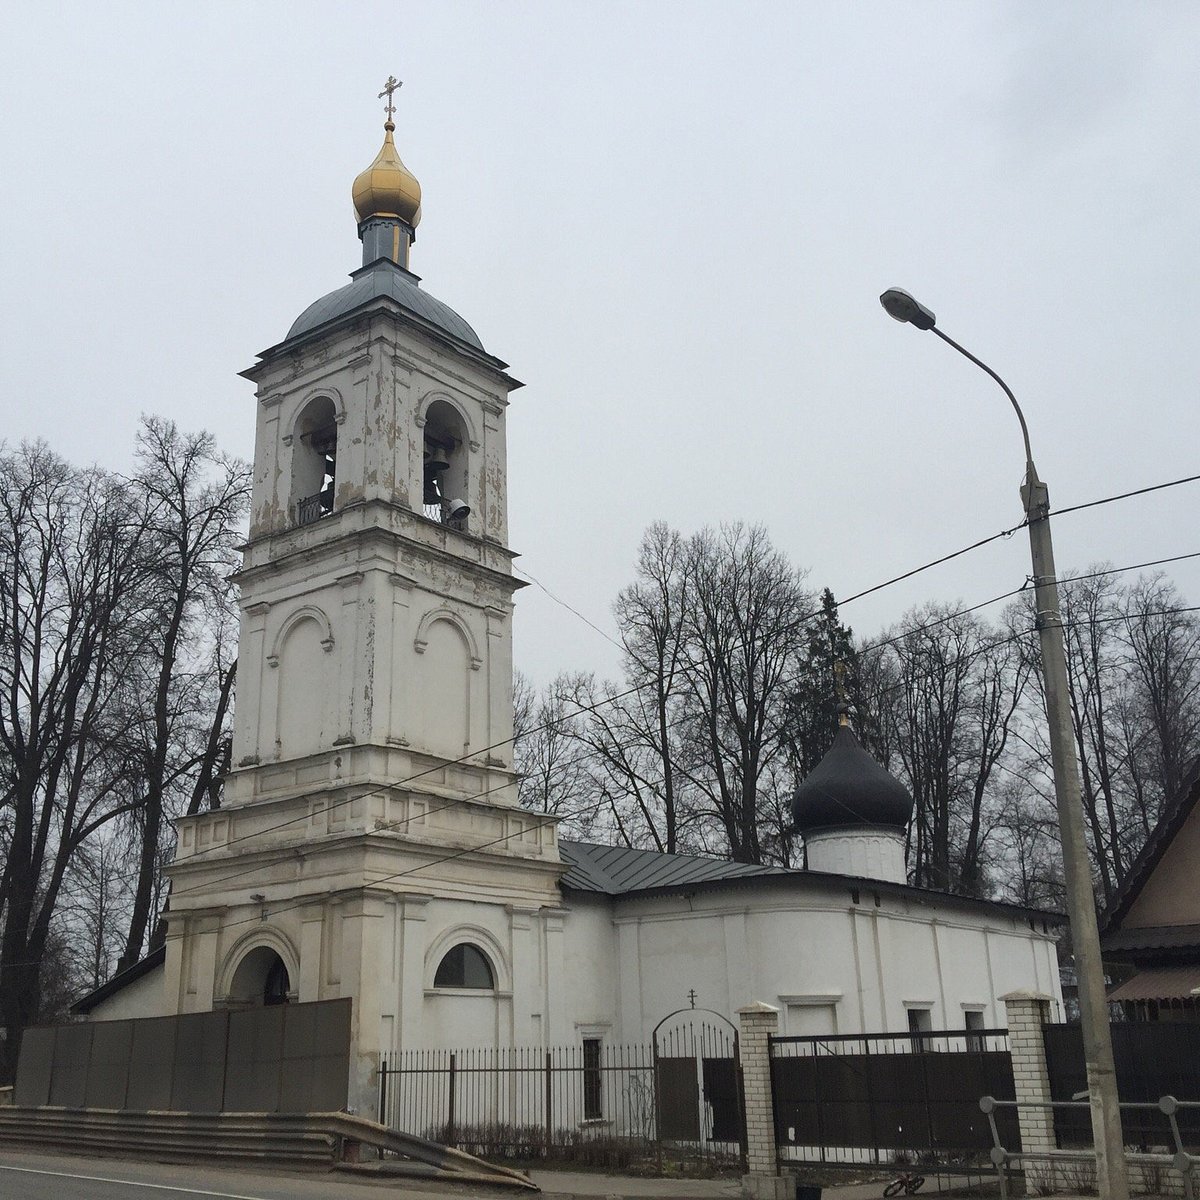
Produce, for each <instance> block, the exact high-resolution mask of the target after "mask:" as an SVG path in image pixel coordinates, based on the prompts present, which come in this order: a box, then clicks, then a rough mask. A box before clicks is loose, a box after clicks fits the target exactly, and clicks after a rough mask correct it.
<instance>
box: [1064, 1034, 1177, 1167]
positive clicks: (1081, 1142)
mask: <svg viewBox="0 0 1200 1200" xmlns="http://www.w3.org/2000/svg"><path fill="white" fill-rule="evenodd" d="M1109 1028H1110V1029H1111V1030H1112V1044H1113V1065H1114V1066H1115V1067H1116V1071H1117V1094H1118V1095H1119V1096H1120V1097H1121V1100H1122V1101H1123V1102H1125V1103H1129V1104H1143V1105H1154V1104H1157V1102H1158V1100H1159V1097H1160V1096H1174V1097H1175V1098H1176V1099H1177V1100H1189V1101H1190V1100H1200V1025H1197V1024H1192V1023H1190V1022H1174V1021H1119V1022H1116V1023H1115V1024H1113V1025H1111V1026H1109ZM1042 1038H1043V1042H1044V1044H1045V1047H1046V1070H1047V1072H1048V1074H1049V1076H1050V1099H1051V1100H1052V1101H1054V1102H1056V1103H1057V1102H1064V1101H1070V1100H1073V1099H1074V1098H1075V1097H1076V1096H1077V1095H1078V1094H1079V1093H1081V1092H1085V1091H1086V1090H1087V1085H1088V1084H1087V1068H1086V1066H1085V1063H1084V1057H1083V1030H1082V1028H1081V1027H1080V1026H1079V1025H1075V1024H1054V1025H1045V1026H1043V1028H1042ZM1178 1120H1179V1132H1180V1135H1181V1136H1182V1138H1183V1140H1184V1144H1185V1145H1186V1146H1187V1147H1188V1149H1200V1109H1192V1108H1188V1109H1186V1110H1181V1111H1180V1113H1179V1118H1178ZM1122 1122H1123V1126H1124V1130H1125V1142H1126V1144H1127V1145H1129V1146H1136V1147H1138V1148H1141V1149H1146V1150H1150V1149H1152V1148H1154V1147H1156V1146H1166V1145H1170V1144H1171V1141H1172V1133H1171V1129H1170V1125H1169V1123H1168V1121H1167V1119H1166V1117H1165V1116H1163V1115H1162V1114H1161V1113H1159V1112H1157V1111H1155V1110H1153V1109H1151V1108H1143V1109H1134V1110H1131V1111H1130V1112H1128V1113H1123V1114H1122ZM1054 1132H1055V1134H1056V1136H1057V1138H1058V1144H1059V1146H1060V1147H1062V1148H1063V1149H1064V1150H1065V1149H1073V1148H1077V1147H1081V1146H1090V1145H1091V1144H1092V1126H1091V1117H1090V1115H1089V1111H1088V1109H1087V1108H1086V1107H1084V1108H1055V1110H1054Z"/></svg>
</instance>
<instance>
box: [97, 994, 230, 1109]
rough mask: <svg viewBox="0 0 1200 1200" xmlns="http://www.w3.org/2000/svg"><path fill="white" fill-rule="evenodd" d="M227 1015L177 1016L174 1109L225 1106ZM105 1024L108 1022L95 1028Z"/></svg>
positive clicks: (172, 1096)
mask: <svg viewBox="0 0 1200 1200" xmlns="http://www.w3.org/2000/svg"><path fill="white" fill-rule="evenodd" d="M228 1015H229V1014H228V1013H223V1012H207V1013H188V1014H187V1015H185V1016H181V1017H176V1018H174V1021H175V1029H174V1040H175V1053H174V1057H173V1060H172V1070H171V1102H170V1107H171V1108H172V1109H173V1110H174V1111H176V1112H220V1111H221V1109H222V1108H223V1107H224V1097H225V1050H226V1040H227V1036H228V1031H227V1025H228ZM130 1023H131V1024H132V1022H130ZM103 1024H108V1022H103V1023H101V1024H98V1025H97V1026H96V1028H97V1029H100V1028H102V1025H103ZM114 1024H115V1022H114Z"/></svg>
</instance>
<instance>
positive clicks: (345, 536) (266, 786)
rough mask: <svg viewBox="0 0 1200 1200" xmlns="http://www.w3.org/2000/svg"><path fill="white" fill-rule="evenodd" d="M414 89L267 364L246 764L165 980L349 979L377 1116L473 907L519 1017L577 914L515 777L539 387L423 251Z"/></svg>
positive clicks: (170, 947)
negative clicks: (550, 946)
mask: <svg viewBox="0 0 1200 1200" xmlns="http://www.w3.org/2000/svg"><path fill="white" fill-rule="evenodd" d="M395 86H397V85H396V84H395V81H394V80H389V86H388V87H386V88H385V89H384V94H386V95H387V96H388V111H387V121H386V123H385V125H384V140H383V146H382V148H381V149H380V151H379V153H378V155H377V156H376V158H375V160H374V162H372V163H371V165H370V166H369V167H368V168H367V169H366V170H365V171H363V172H362V174H361V175H359V176H358V178H357V179H356V180H355V181H354V186H353V192H352V195H353V200H354V207H355V215H356V218H357V224H358V236H359V239H360V240H361V242H362V265H361V266H360V267H358V269H357V270H355V271H353V272H352V273H351V275H350V282H349V283H347V284H346V285H345V286H344V287H341V288H338V289H337V290H336V291H333V292H331V293H329V295H327V296H323V297H322V298H321V299H319V300H317V301H316V302H315V303H314V304H311V305H309V307H308V308H307V309H305V310H304V312H302V313H301V314H300V316H299V317H298V318H297V319H296V321H295V322H294V323H293V324H292V327H291V329H289V330H288V333H287V336H286V337H285V338H284V339H283V340H282V341H281V342H279V343H278V344H277V345H274V346H272V347H270V349H268V350H265V351H263V352H262V353H261V354H260V355H259V356H258V361H257V362H256V363H255V364H254V366H252V367H250V368H249V369H248V370H247V371H244V372H243V374H244V376H245V377H246V378H247V379H249V380H251V381H252V382H253V383H254V384H255V385H256V389H257V390H256V396H257V412H258V418H257V429H256V434H255V449H254V491H253V501H252V506H251V519H250V531H249V537H248V539H247V542H246V546H245V548H244V556H243V563H242V568H241V571H240V572H239V574H238V577H237V582H238V584H239V586H240V589H241V609H242V615H241V625H240V632H239V649H238V678H237V704H236V713H235V721H234V744H233V756H232V768H231V770H230V772H229V774H228V776H227V778H226V781H225V793H224V803H223V806H222V807H221V808H220V809H219V810H216V811H213V812H208V813H201V814H198V815H196V816H192V817H185V818H183V819H182V820H181V821H180V822H179V823H178V831H179V836H178V848H177V853H176V857H175V861H174V862H173V863H172V865H171V866H170V868H169V875H170V879H171V900H170V912H169V913H168V923H169V930H168V936H167V955H166V971H165V976H164V987H165V999H166V1011H168V1012H190V1011H205V1010H208V1009H211V1008H215V1007H216V1008H219V1007H222V1006H228V1005H231V1004H244V1003H247V1002H252V1001H253V998H254V997H261V995H263V994H264V990H263V988H262V987H259V986H258V984H257V982H256V983H255V985H254V986H253V987H249V988H247V987H246V986H243V985H244V982H245V978H246V977H247V971H248V970H249V968H247V967H246V966H245V964H247V963H249V964H251V966H253V967H255V969H257V970H258V974H259V975H261V974H262V968H263V966H264V964H267V963H268V962H269V964H270V969H271V970H272V971H273V972H274V974H273V975H272V976H271V979H272V981H273V982H272V989H273V990H272V992H271V994H272V995H273V996H275V997H276V999H279V998H282V999H284V1000H298V1001H309V1000H325V999H332V998H335V997H346V996H349V997H351V998H352V1000H353V1005H352V1013H353V1015H352V1018H351V1030H352V1031H351V1038H352V1046H353V1051H352V1079H351V1098H352V1099H351V1103H352V1104H354V1105H356V1106H357V1107H358V1108H359V1110H360V1111H362V1112H370V1111H372V1109H373V1107H374V1104H375V1098H377V1096H378V1083H377V1080H376V1078H375V1076H374V1075H373V1072H374V1070H375V1069H376V1067H377V1066H378V1056H379V1053H380V1051H381V1050H389V1049H395V1048H397V1047H399V1046H403V1045H421V1044H423V1043H424V1041H425V1039H427V1038H429V1037H431V1036H433V1035H432V1034H431V1033H430V1030H431V1028H434V1027H435V1026H436V1022H437V1020H440V1019H441V1017H440V1016H439V1014H440V1013H441V1012H442V1009H443V1008H444V1007H445V1004H447V1003H451V1002H452V1001H454V1000H455V997H451V999H450V1000H446V999H444V998H443V997H442V996H441V995H440V993H439V991H438V989H437V988H436V987H435V986H434V980H435V978H436V970H437V965H438V964H437V961H436V959H435V957H431V956H436V955H437V954H439V953H441V952H442V951H441V949H440V947H441V945H442V942H443V941H445V940H446V939H450V940H451V942H452V941H453V938H454V937H456V936H459V934H457V933H456V932H455V931H463V930H465V931H468V932H466V933H462V935H461V938H460V940H469V941H471V942H472V943H473V944H483V943H486V944H487V945H488V946H490V947H493V951H494V956H493V959H492V969H493V972H494V975H493V977H494V979H495V980H497V981H498V982H497V983H496V986H495V988H494V990H493V992H492V993H490V994H489V1000H488V1003H489V1004H490V1005H491V1008H490V1009H489V1012H490V1013H491V1016H490V1017H489V1020H490V1022H491V1027H492V1028H493V1031H494V1035H495V1036H496V1037H499V1036H501V1035H503V1036H506V1037H512V1036H514V1030H515V1029H516V1028H517V1025H516V1023H517V1022H518V1021H525V1022H526V1023H529V1022H532V1021H534V1020H535V1018H536V1019H541V1018H540V1017H537V1014H542V1015H543V1016H544V1015H545V1014H546V1013H547V1012H549V1005H550V1003H551V1001H550V1000H549V999H547V998H546V996H545V995H540V994H539V993H538V992H537V989H538V987H540V986H541V985H540V984H539V983H538V980H539V979H540V978H541V976H540V975H539V974H538V973H537V972H530V971H527V972H524V973H522V974H520V975H519V981H520V982H519V988H518V990H519V989H520V988H524V989H526V990H527V991H528V993H529V994H528V995H524V994H522V995H520V996H518V997H517V998H516V999H514V991H513V988H514V985H513V983H512V982H511V981H512V979H513V974H514V972H513V967H512V965H511V964H512V963H513V962H516V961H519V962H522V963H524V962H525V961H526V960H527V959H529V960H530V961H533V959H531V958H530V956H531V955H536V954H537V953H539V952H540V951H539V950H538V949H537V948H538V947H540V946H542V945H543V943H545V939H546V938H547V937H550V938H551V941H553V939H554V938H555V937H557V936H558V934H557V932H553V931H552V932H551V933H549V934H548V933H546V929H547V928H551V927H553V930H560V929H561V917H560V916H558V915H556V914H559V913H560V911H561V910H560V905H561V897H560V893H559V891H558V887H557V881H558V877H559V875H560V874H561V873H562V870H563V867H562V864H561V861H560V859H559V855H558V843H557V837H556V830H555V827H554V823H553V818H548V817H547V816H546V815H545V814H534V813H530V812H527V811H525V810H524V809H522V808H520V807H519V805H518V803H517V792H516V785H515V776H514V773H513V760H512V734H513V705H512V597H513V593H514V592H515V591H516V589H517V588H518V587H519V586H520V583H519V581H518V580H516V579H515V578H514V577H513V573H512V560H513V557H514V555H513V553H512V552H511V551H510V550H509V548H508V521H507V495H506V461H505V411H506V409H507V407H508V397H509V393H510V392H512V391H513V390H514V389H515V388H517V387H520V384H519V383H518V382H517V381H516V380H515V379H513V378H512V376H511V375H509V374H508V370H507V366H506V364H505V363H503V362H502V361H501V360H500V359H498V358H496V357H494V356H493V355H491V354H489V353H488V352H487V351H486V350H485V349H484V348H483V344H482V343H481V342H480V340H479V338H478V336H477V335H476V333H475V331H474V330H473V329H472V328H471V326H470V325H468V324H467V322H466V321H464V320H463V319H462V317H460V316H459V315H458V314H457V313H455V312H454V311H453V310H452V309H451V308H450V307H449V306H447V305H446V304H443V303H442V302H441V301H440V300H437V299H435V298H434V297H433V296H431V295H430V294H429V293H428V292H427V291H425V290H424V289H423V288H422V287H421V286H420V280H419V278H418V277H417V276H416V275H414V274H413V273H412V271H411V270H410V268H409V256H410V251H411V247H412V245H413V243H414V242H415V240H416V231H417V226H418V224H419V223H420V219H421V188H420V185H419V184H418V183H417V181H416V179H415V178H414V177H413V175H412V173H411V172H410V171H409V170H408V168H407V167H406V166H405V165H404V163H403V162H402V161H401V159H400V156H399V154H398V152H397V150H396V145H395V142H394V139H393V134H394V131H395V125H394V123H393V120H392V113H393V106H392V103H391V100H392V94H393V93H394V90H395ZM439 939H441V940H439ZM257 979H258V976H255V980H257ZM239 981H241V982H240V983H239ZM499 981H505V982H504V986H503V987H501V983H500V982H499ZM443 990H444V989H443ZM247 997H250V998H251V1001H248V1000H247ZM439 1005H441V1006H442V1007H441V1008H439ZM520 1014H524V1015H523V1016H522V1015H520ZM529 1014H534V1016H530V1015H529ZM521 1028H523V1026H522V1027H521Z"/></svg>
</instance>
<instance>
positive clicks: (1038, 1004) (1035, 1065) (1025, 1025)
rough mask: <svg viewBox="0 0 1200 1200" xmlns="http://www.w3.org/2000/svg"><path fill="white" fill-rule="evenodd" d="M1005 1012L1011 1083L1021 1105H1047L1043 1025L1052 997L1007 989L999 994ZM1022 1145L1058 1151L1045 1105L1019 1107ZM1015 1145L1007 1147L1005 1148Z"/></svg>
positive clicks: (1030, 1149) (1051, 1118)
mask: <svg viewBox="0 0 1200 1200" xmlns="http://www.w3.org/2000/svg"><path fill="white" fill-rule="evenodd" d="M1000 999H1001V1000H1003V1001H1004V1008H1005V1011H1006V1012H1007V1014H1008V1045H1009V1049H1010V1051H1011V1052H1012V1067H1013V1083H1014V1085H1015V1086H1016V1095H1017V1102H1018V1103H1020V1104H1047V1103H1049V1101H1050V1074H1049V1072H1048V1071H1047V1070H1046V1044H1045V1042H1043V1040H1042V1026H1043V1025H1044V1024H1045V1023H1046V1017H1047V1015H1048V1013H1049V1006H1050V1002H1051V999H1052V997H1050V996H1047V995H1045V994H1044V993H1042V992H1009V993H1008V994H1007V995H1006V996H1001V997H1000ZM1017 1118H1018V1120H1019V1122H1020V1127H1021V1148H1022V1149H1023V1150H1025V1151H1027V1152H1032V1153H1038V1154H1041V1153H1045V1152H1046V1151H1048V1150H1057V1149H1058V1141H1057V1140H1056V1139H1055V1136H1054V1114H1053V1112H1051V1110H1050V1109H1048V1108H1018V1109H1017ZM1013 1148H1014V1147H1012V1146H1006V1147H1005V1149H1006V1150H1012V1149H1013Z"/></svg>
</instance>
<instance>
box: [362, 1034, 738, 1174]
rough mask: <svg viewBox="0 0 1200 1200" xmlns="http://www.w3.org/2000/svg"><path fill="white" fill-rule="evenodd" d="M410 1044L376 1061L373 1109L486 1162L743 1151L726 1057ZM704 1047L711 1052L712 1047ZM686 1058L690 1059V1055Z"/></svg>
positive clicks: (609, 1162) (600, 1160)
mask: <svg viewBox="0 0 1200 1200" xmlns="http://www.w3.org/2000/svg"><path fill="white" fill-rule="evenodd" d="M663 1049H664V1050H668V1049H669V1050H672V1051H674V1052H673V1053H669V1054H668V1053H656V1052H655V1047H654V1046H653V1045H609V1044H604V1043H602V1042H601V1041H600V1040H599V1039H584V1040H583V1042H582V1044H580V1045H575V1046H556V1047H551V1048H545V1047H514V1048H499V1049H496V1048H482V1049H463V1050H406V1051H396V1052H392V1053H389V1054H386V1055H384V1056H383V1060H382V1062H381V1064H380V1070H379V1111H380V1113H381V1116H382V1120H383V1121H384V1123H385V1124H387V1125H390V1126H391V1127H392V1128H394V1129H400V1130H404V1131H406V1132H409V1133H416V1134H420V1135H421V1136H423V1137H428V1138H431V1139H433V1140H435V1141H439V1142H443V1143H445V1144H446V1145H449V1146H456V1147H458V1148H459V1149H460V1150H466V1151H467V1152H469V1153H471V1154H477V1155H479V1156H480V1157H482V1158H489V1159H501V1160H502V1159H509V1160H522V1161H529V1160H534V1159H541V1158H549V1159H556V1160H559V1161H564V1162H574V1163H579V1164H587V1165H595V1166H610V1167H621V1168H625V1167H630V1166H637V1165H640V1166H643V1167H650V1168H653V1167H656V1166H657V1167H661V1166H662V1164H663V1163H664V1161H666V1160H671V1161H676V1160H680V1159H693V1158H703V1159H705V1160H707V1161H710V1162H712V1161H714V1160H728V1161H729V1163H730V1165H736V1164H737V1163H738V1162H739V1160H740V1157H741V1138H742V1134H741V1129H742V1124H741V1120H740V1115H741V1106H740V1090H739V1087H738V1082H737V1068H736V1063H735V1060H734V1059H733V1057H732V1056H729V1057H718V1056H717V1055H716V1054H715V1053H714V1054H711V1055H710V1056H709V1057H707V1058H706V1057H704V1055H703V1053H702V1051H703V1050H704V1049H705V1047H704V1045H703V1043H702V1042H701V1041H700V1040H696V1041H695V1042H694V1043H692V1042H689V1043H688V1045H686V1046H684V1045H683V1044H682V1043H681V1044H680V1045H678V1046H675V1045H673V1044H672V1045H670V1046H666V1045H664V1047H663ZM710 1049H712V1048H711V1047H710ZM689 1053H690V1057H689Z"/></svg>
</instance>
